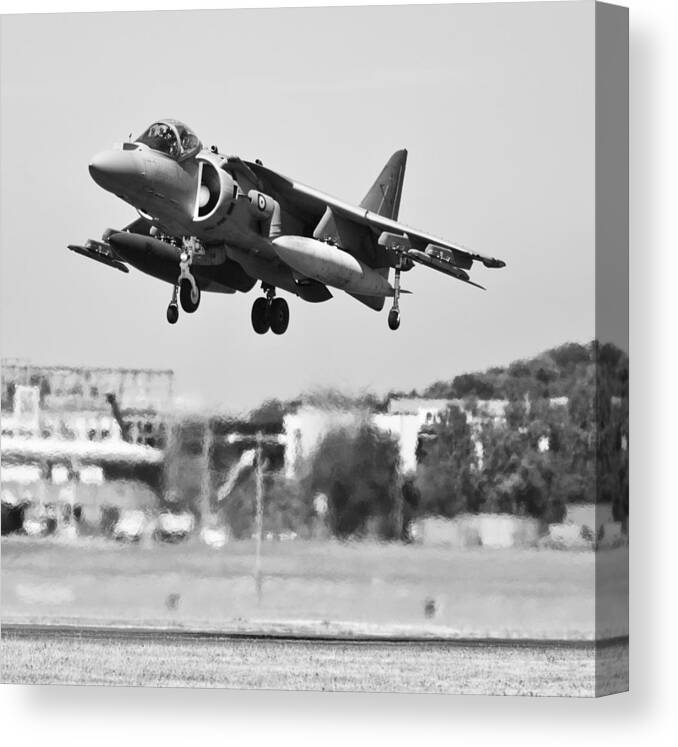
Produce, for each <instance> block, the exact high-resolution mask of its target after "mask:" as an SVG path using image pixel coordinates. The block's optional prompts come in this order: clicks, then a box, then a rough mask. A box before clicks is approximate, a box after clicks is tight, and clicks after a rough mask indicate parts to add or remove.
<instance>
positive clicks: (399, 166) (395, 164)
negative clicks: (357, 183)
mask: <svg viewBox="0 0 678 747" xmlns="http://www.w3.org/2000/svg"><path fill="white" fill-rule="evenodd" d="M406 164H407V151H406V150H405V149H403V150H398V151H396V152H395V153H394V154H393V155H392V156H391V157H390V158H389V159H388V162H387V164H386V166H384V168H383V169H382V170H381V174H379V176H378V177H377V180H376V181H375V182H374V184H373V185H372V187H371V188H370V191H369V192H368V193H367V194H366V195H365V199H364V200H363V201H362V202H361V203H360V207H361V208H365V209H366V210H370V211H372V212H373V213H377V214H378V215H383V216H384V217H385V218H391V219H392V220H398V211H399V210H400V197H401V195H402V193H403V181H404V180H405V165H406Z"/></svg>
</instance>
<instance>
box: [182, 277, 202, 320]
mask: <svg viewBox="0 0 678 747" xmlns="http://www.w3.org/2000/svg"><path fill="white" fill-rule="evenodd" d="M179 300H180V301H181V308H182V309H183V310H184V311H185V312H186V313H187V314H192V313H193V312H194V311H197V310H198V306H200V288H199V287H198V284H197V283H196V284H195V291H194V290H193V286H192V285H191V282H190V280H187V279H186V278H184V279H183V280H182V281H181V285H180V286H179Z"/></svg>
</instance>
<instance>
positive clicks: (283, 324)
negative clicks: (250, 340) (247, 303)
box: [252, 284, 290, 335]
mask: <svg viewBox="0 0 678 747" xmlns="http://www.w3.org/2000/svg"><path fill="white" fill-rule="evenodd" d="M261 287H262V289H263V290H264V292H265V293H266V296H265V297H260V298H257V299H256V301H255V302H254V303H253V304H252V328H253V329H254V331H255V332H256V333H257V334H258V335H264V334H266V332H268V331H269V329H270V330H271V332H273V334H274V335H282V334H284V333H285V332H286V331H287V327H288V326H289V323H290V307H289V306H288V305H287V301H285V299H284V298H276V297H275V288H274V287H273V286H271V285H266V284H262V286H261Z"/></svg>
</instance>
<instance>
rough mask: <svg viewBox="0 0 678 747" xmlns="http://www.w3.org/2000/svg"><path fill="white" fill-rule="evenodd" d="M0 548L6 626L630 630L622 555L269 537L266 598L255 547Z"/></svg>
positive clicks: (573, 633)
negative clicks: (295, 624) (307, 624)
mask: <svg viewBox="0 0 678 747" xmlns="http://www.w3.org/2000/svg"><path fill="white" fill-rule="evenodd" d="M1 548H2V619H3V620H14V621H21V620H33V621H53V620H77V621H83V622H100V623H104V622H111V621H115V622H123V623H124V622H129V623H134V624H140V623H162V624H179V625H196V624H202V625H204V624H209V625H210V626H219V625H220V624H226V623H229V622H231V623H232V622H233V621H237V622H246V623H249V624H252V625H255V626H256V625H257V624H261V622H262V621H270V622H276V621H277V622H280V621H294V620H300V621H301V620H303V621H317V622H318V623H323V622H329V623H336V622H355V623H358V624H369V625H377V626H379V625H381V626H386V625H401V626H412V627H413V628H415V629H418V630H423V631H425V630H431V629H439V628H446V629H449V630H453V631H455V632H457V633H459V634H461V635H475V636H482V635H488V636H512V635H518V636H524V637H535V638H537V637H548V638H561V637H570V638H577V637H582V638H590V637H593V636H594V634H595V633H597V635H598V636H599V637H600V636H601V635H622V634H625V633H626V632H627V619H628V606H627V604H628V603H627V596H628V576H627V573H626V567H627V550H626V548H618V549H616V550H612V551H605V552H601V553H599V554H598V560H597V567H596V556H595V555H594V553H592V552H560V551H554V550H489V549H474V550H452V549H444V548H431V547H422V546H403V545H400V544H395V543H394V544H379V543H370V542H359V543H339V542H334V541H325V542H307V541H294V542H286V543H279V542H276V543H268V542H266V543H264V545H263V551H262V561H261V569H262V584H261V595H260V596H259V595H258V594H257V589H256V584H255V582H254V576H253V571H254V568H255V557H254V543H253V542H250V541H243V542H233V543H230V544H227V545H226V546H225V547H223V548H221V549H219V550H215V549H211V548H209V547H206V546H204V545H202V544H199V543H197V542H191V543H186V544H179V545H152V546H148V547H144V546H128V545H120V544H116V543H113V542H110V541H105V540H89V541H87V540H78V541H77V543H74V544H64V543H62V542H60V541H58V540H56V539H30V538H26V537H9V538H3V540H2V545H1ZM596 588H597V589H598V600H597V605H598V607H597V609H596V596H595V590H596ZM596 612H597V620H596ZM596 627H597V630H596Z"/></svg>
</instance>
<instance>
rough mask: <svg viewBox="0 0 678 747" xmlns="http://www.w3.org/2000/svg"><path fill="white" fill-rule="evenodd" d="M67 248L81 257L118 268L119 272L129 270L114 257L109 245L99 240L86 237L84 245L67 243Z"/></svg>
mask: <svg viewBox="0 0 678 747" xmlns="http://www.w3.org/2000/svg"><path fill="white" fill-rule="evenodd" d="M68 248H69V249H70V250H71V251H72V252H75V253H76V254H81V255H82V256H83V257H88V258H89V259H93V260H94V261H95V262H101V264H103V265H107V266H108V267H113V268H115V269H116V270H120V272H129V268H128V267H127V265H125V264H123V263H122V262H120V261H119V260H118V259H116V257H115V255H114V253H113V250H112V249H111V247H110V246H109V245H108V244H104V243H103V242H101V241H93V240H92V239H88V240H87V241H86V242H85V246H79V245H78V244H69V245H68Z"/></svg>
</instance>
